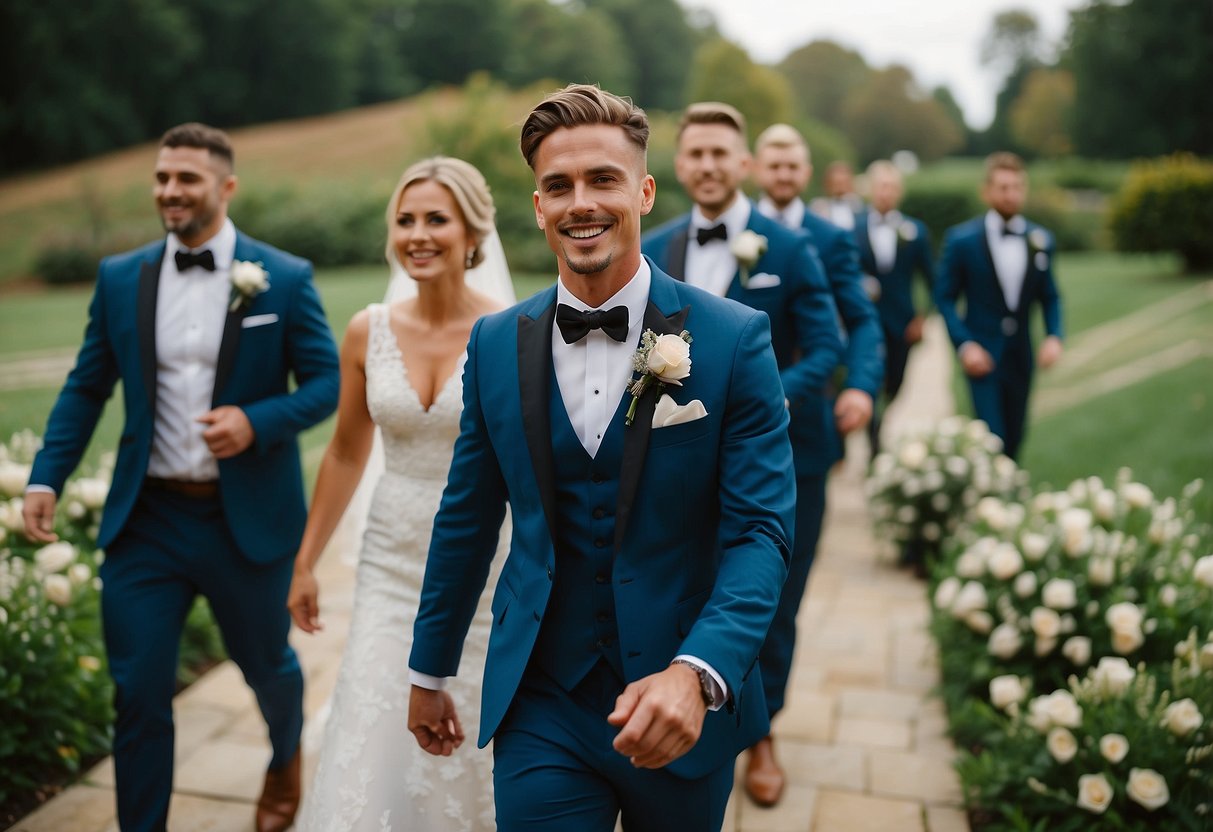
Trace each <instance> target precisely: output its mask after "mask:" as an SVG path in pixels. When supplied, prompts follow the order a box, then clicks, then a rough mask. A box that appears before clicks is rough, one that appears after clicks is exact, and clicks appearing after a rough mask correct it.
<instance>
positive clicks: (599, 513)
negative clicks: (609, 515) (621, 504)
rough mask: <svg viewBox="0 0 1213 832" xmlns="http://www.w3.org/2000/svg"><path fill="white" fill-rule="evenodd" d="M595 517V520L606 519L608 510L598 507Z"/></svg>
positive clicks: (594, 513) (595, 510)
mask: <svg viewBox="0 0 1213 832" xmlns="http://www.w3.org/2000/svg"><path fill="white" fill-rule="evenodd" d="M593 517H594V519H595V520H601V519H602V518H603V517H606V509H604V508H603V507H602V506H598V507H597V508H595V509H594V512H593Z"/></svg>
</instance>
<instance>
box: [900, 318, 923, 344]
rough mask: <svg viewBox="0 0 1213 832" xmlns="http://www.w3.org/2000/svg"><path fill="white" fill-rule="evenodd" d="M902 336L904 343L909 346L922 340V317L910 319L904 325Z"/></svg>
mask: <svg viewBox="0 0 1213 832" xmlns="http://www.w3.org/2000/svg"><path fill="white" fill-rule="evenodd" d="M904 334H905V339H906V343H907V344H909V345H910V346H913V345H915V344H917V343H918V342H919V341H921V340H922V315H915V316H914V317H913V318H910V322H909V323H908V324H906V330H905V333H904Z"/></svg>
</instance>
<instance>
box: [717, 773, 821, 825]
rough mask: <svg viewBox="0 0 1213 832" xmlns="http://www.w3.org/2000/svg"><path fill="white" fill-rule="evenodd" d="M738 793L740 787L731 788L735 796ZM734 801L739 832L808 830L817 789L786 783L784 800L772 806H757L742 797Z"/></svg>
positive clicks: (815, 802) (815, 801)
mask: <svg viewBox="0 0 1213 832" xmlns="http://www.w3.org/2000/svg"><path fill="white" fill-rule="evenodd" d="M739 792H741V788H740V787H738V788H736V789H734V790H733V794H734V795H736V794H738V793H739ZM737 802H738V805H739V807H740V812H739V817H740V819H741V820H740V826H739V829H740V830H741V832H808V830H809V824H810V823H811V822H812V817H813V812H814V810H815V807H816V804H817V789H816V788H814V787H812V786H798V785H794V784H789V785H788V786H786V787H785V788H784V792H783V799H781V800H780V801H779V803H778V804H777V805H775V806H773V807H771V808H765V807H763V806H759V805H758V804H756V803H755V802H754V801H752V800H750V799H749V798H748V797H745V796H743V797H742V798H741V799H740V800H738V801H737Z"/></svg>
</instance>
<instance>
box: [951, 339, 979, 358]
mask: <svg viewBox="0 0 1213 832" xmlns="http://www.w3.org/2000/svg"><path fill="white" fill-rule="evenodd" d="M976 343H977V342H976V341H973V340H969V341H964V342H962V343H961V345H960V346H959V347H957V348H956V354H957V355H960V354H961V353H963V352H964V351H965V347H967V346H968V345H969V344H976ZM979 346H980V345H979Z"/></svg>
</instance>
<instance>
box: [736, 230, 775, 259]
mask: <svg viewBox="0 0 1213 832" xmlns="http://www.w3.org/2000/svg"><path fill="white" fill-rule="evenodd" d="M729 250H730V251H732V252H733V256H734V257H736V258H737V260H738V261H739V262H741V263H743V264H744V265H746V266H752V265H754V264H755V263H757V262H758V258H759V257H761V256H762V255H763V254H764V253H765V252H766V250H767V238H766V237H764V236H762V235H761V234H758V233H755V232H753V231H750V230H749V229H746V230H745V231H742V232H741V233H740V234H738V235H737V236H736V237H735V238H734V239H733V241H732V242H731V243H730V244H729Z"/></svg>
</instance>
